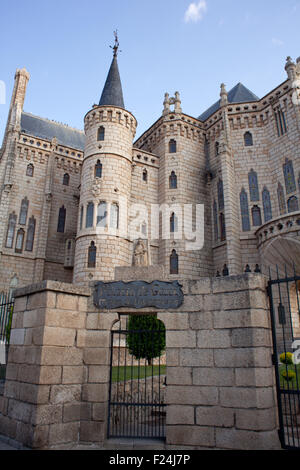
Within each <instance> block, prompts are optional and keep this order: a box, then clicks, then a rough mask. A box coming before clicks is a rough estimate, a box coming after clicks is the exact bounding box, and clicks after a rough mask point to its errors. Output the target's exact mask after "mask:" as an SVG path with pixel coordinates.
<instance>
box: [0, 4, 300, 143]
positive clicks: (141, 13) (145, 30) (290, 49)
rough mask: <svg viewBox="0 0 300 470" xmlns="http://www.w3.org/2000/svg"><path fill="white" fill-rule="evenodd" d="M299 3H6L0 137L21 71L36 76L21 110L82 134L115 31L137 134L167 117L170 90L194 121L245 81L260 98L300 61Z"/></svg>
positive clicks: (1, 41) (101, 83)
mask: <svg viewBox="0 0 300 470" xmlns="http://www.w3.org/2000/svg"><path fill="white" fill-rule="evenodd" d="M299 17H300V0H284V1H282V0H263V1H262V0H252V1H251V2H248V1H247V2H246V1H245V0H243V1H237V0H200V1H199V0H194V1H191V0H151V1H146V0H114V1H112V2H107V1H104V0H85V1H81V0H43V1H41V0H27V1H26V2H24V1H21V0H15V1H14V2H7V1H5V2H4V1H2V2H1V19H2V21H1V28H0V44H1V46H0V53H1V68H0V80H1V81H3V82H4V83H5V85H6V104H0V139H1V140H2V137H3V131H4V127H5V123H6V119H7V113H8V107H9V100H10V96H11V92H12V88H13V79H14V73H15V70H16V69H17V68H22V67H26V68H27V70H28V71H29V73H30V75H31V79H30V82H29V85H28V89H27V95H26V100H25V106H24V109H25V110H26V111H28V112H31V113H33V114H36V115H39V116H42V117H46V118H48V119H54V120H56V121H59V122H63V123H66V124H68V125H70V126H73V127H76V128H79V129H82V128H83V117H84V115H85V113H86V112H87V111H88V110H89V109H90V108H91V106H92V105H93V104H94V103H98V101H99V98H100V95H101V92H102V89H103V86H104V82H105V79H106V76H107V73H108V69H109V66H110V63H111V60H112V50H111V49H110V48H109V45H113V42H114V37H113V31H114V30H115V29H118V32H119V41H120V49H121V51H122V52H120V54H119V57H118V62H119V69H120V74H121V80H122V85H123V94H124V100H125V106H126V108H127V109H128V110H129V111H131V112H132V113H133V114H134V115H135V117H136V118H137V120H138V123H139V126H138V131H137V137H138V136H139V135H141V134H142V133H143V132H144V131H145V130H146V129H147V128H148V127H149V126H150V125H151V124H152V123H153V122H155V121H156V120H157V119H158V118H159V116H160V115H161V112H162V108H163V104H162V103H163V99H164V93H165V92H166V91H167V92H169V93H170V95H171V96H173V95H174V92H175V91H179V92H180V94H181V100H182V108H183V112H185V113H186V114H189V115H191V116H195V117H197V116H198V115H199V114H201V113H202V112H203V111H205V109H206V108H208V107H209V106H211V105H212V104H213V103H214V102H215V101H216V100H217V99H218V98H219V90H220V84H221V83H222V82H224V83H225V84H226V86H227V90H230V89H231V88H232V87H233V86H234V85H235V84H236V83H238V82H242V83H243V84H244V85H245V86H247V87H248V88H249V89H250V90H252V91H253V92H254V93H255V94H257V95H258V96H260V97H262V96H264V95H265V94H266V93H268V92H269V91H271V90H272V89H273V88H275V87H276V86H277V85H279V84H280V83H282V82H283V81H284V80H285V79H286V72H285V70H284V65H285V59H286V57H287V56H288V55H290V56H291V57H292V58H293V59H294V60H295V59H296V58H297V57H298V56H300V41H299V35H300V33H299Z"/></svg>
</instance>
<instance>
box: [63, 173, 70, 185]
mask: <svg viewBox="0 0 300 470" xmlns="http://www.w3.org/2000/svg"><path fill="white" fill-rule="evenodd" d="M69 183H70V175H69V174H68V173H65V174H64V177H63V185H64V186H69Z"/></svg>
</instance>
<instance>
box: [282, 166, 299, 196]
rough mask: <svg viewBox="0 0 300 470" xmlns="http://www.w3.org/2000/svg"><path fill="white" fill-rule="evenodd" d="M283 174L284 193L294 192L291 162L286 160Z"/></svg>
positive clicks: (294, 184)
mask: <svg viewBox="0 0 300 470" xmlns="http://www.w3.org/2000/svg"><path fill="white" fill-rule="evenodd" d="M283 173H284V179H285V187H286V193H287V194H290V193H293V192H294V191H296V181H295V175H294V167H293V162H292V161H291V160H288V159H287V158H286V160H285V164H284V165H283Z"/></svg>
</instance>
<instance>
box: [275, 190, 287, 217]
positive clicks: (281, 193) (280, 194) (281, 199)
mask: <svg viewBox="0 0 300 470" xmlns="http://www.w3.org/2000/svg"><path fill="white" fill-rule="evenodd" d="M277 195H278V204H279V212H280V215H284V214H286V203H285V195H284V190H283V186H282V184H281V183H278V188H277Z"/></svg>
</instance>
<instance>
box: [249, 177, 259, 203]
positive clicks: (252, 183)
mask: <svg viewBox="0 0 300 470" xmlns="http://www.w3.org/2000/svg"><path fill="white" fill-rule="evenodd" d="M248 180H249V190H250V201H252V202H256V201H259V188H258V178H257V173H256V172H255V171H254V170H251V171H250V173H249V174H248Z"/></svg>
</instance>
